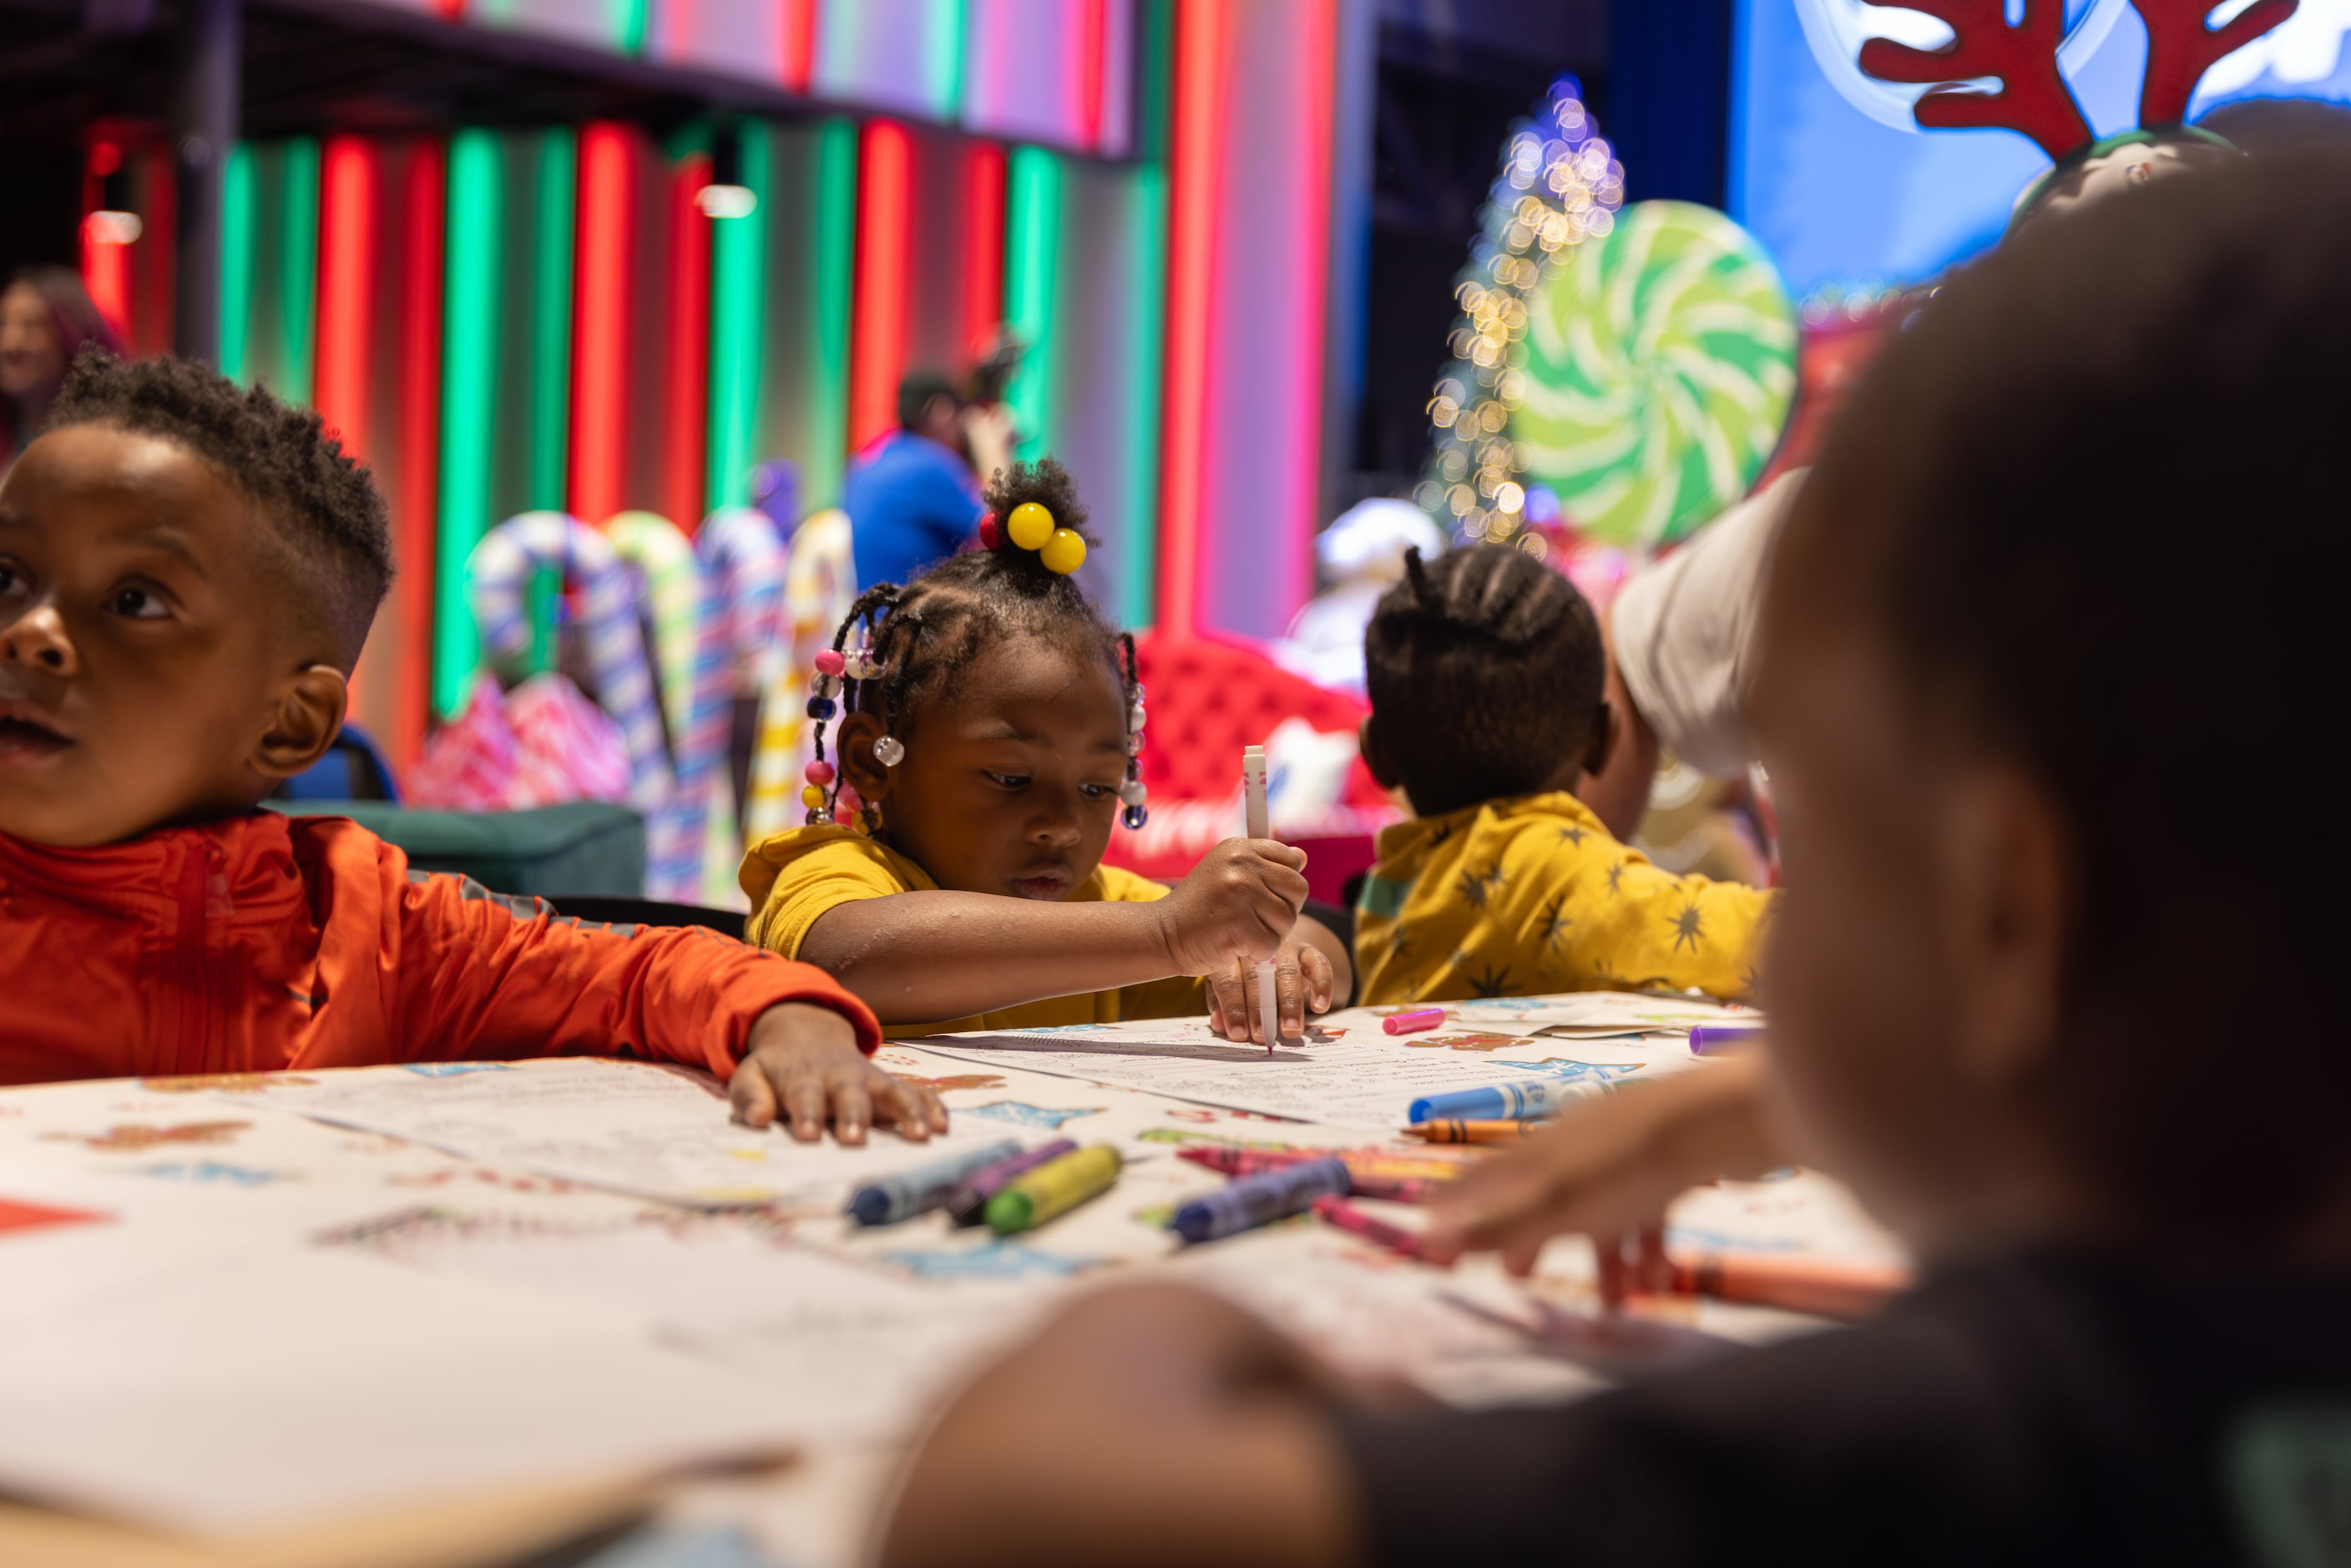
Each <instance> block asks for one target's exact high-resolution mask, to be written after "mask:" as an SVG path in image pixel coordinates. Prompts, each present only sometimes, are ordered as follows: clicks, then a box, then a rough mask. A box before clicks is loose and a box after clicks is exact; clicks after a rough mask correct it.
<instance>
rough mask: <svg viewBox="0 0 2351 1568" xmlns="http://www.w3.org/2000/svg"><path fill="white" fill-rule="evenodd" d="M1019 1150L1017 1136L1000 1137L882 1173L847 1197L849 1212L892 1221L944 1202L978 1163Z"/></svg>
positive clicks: (874, 1221) (863, 1221)
mask: <svg viewBox="0 0 2351 1568" xmlns="http://www.w3.org/2000/svg"><path fill="white" fill-rule="evenodd" d="M1019 1152H1020V1145H1019V1142H1018V1141H1017V1140H1015V1139H1012V1138H1004V1139H1000V1140H999V1141H998V1142H996V1143H993V1144H990V1145H987V1147H986V1148H980V1149H974V1150H972V1151H971V1152H970V1153H969V1154H962V1155H949V1156H947V1157H946V1159H943V1160H933V1161H932V1162H931V1163H930V1164H929V1165H926V1166H915V1167H914V1169H913V1170H910V1171H900V1172H898V1173H897V1174H896V1175H894V1176H883V1178H882V1179H881V1180H879V1181H875V1182H871V1183H869V1184H867V1185H866V1186H862V1187H859V1188H858V1189H857V1193H856V1196H855V1197H852V1198H851V1199H850V1200H849V1212H850V1213H851V1214H852V1215H854V1216H856V1218H857V1222H858V1223H859V1224H860V1225H895V1224H897V1223H898V1222H899V1221H900V1220H902V1219H911V1218H914V1216H915V1215H917V1214H920V1213H922V1212H923V1211H924V1210H925V1209H929V1208H936V1207H938V1206H939V1205H941V1204H943V1203H945V1202H946V1200H947V1198H948V1197H950V1196H951V1195H952V1194H953V1193H954V1192H955V1189H956V1188H957V1187H959V1186H962V1185H963V1183H964V1179H965V1178H966V1177H967V1176H970V1175H971V1173H972V1172H974V1171H976V1170H977V1169H979V1168H980V1167H981V1166H985V1165H988V1164H990V1163H991V1162H993V1161H996V1160H1000V1159H1003V1158H1004V1157H1005V1156H1006V1155H1017V1154H1019Z"/></svg>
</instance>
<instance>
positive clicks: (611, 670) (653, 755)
mask: <svg viewBox="0 0 2351 1568" xmlns="http://www.w3.org/2000/svg"><path fill="white" fill-rule="evenodd" d="M538 570H547V571H556V572H560V573H562V574H563V576H564V577H565V578H566V579H567V580H570V581H573V582H576V583H578V584H579V585H580V593H581V598H582V600H583V601H584V608H583V610H582V611H581V614H580V622H581V626H582V629H583V630H584V631H585V632H586V634H587V641H588V667H589V668H590V670H591V671H593V672H594V674H595V677H596V686H597V695H599V696H600V697H601V699H602V705H603V707H604V711H605V712H607V713H609V714H611V716H612V717H613V719H614V720H615V721H617V722H618V723H619V725H620V727H621V739H622V745H623V746H624V747H625V748H626V749H627V752H628V756H629V803H630V804H631V805H632V806H635V807H637V808H638V809H640V810H645V811H647V812H648V813H650V812H651V810H653V808H654V807H656V806H658V805H660V804H661V803H662V802H663V801H664V800H668V799H669V796H670V791H671V789H672V788H673V783H672V779H671V775H670V768H669V757H668V754H667V752H666V750H665V749H664V747H663V745H662V727H661V716H660V715H659V714H658V713H657V712H656V711H655V710H654V707H653V700H654V699H653V672H652V670H651V668H650V667H649V666H648V665H647V664H646V663H645V645H644V639H643V636H642V635H641V634H640V633H639V632H638V631H637V588H636V584H635V583H634V582H633V581H632V580H631V579H630V575H629V573H628V572H627V571H626V570H624V569H623V568H622V565H621V562H620V559H619V558H618V557H616V556H615V555H614V554H613V553H612V547H611V545H610V544H608V543H606V542H605V540H604V537H603V536H602V535H601V534H599V533H598V532H596V530H595V529H593V528H590V527H589V526H588V525H587V524H585V523H583V522H581V521H580V519H579V518H577V517H569V516H567V515H565V514H564V513H561V512H525V513H523V514H522V515H521V516H520V517H509V518H507V520H506V521H505V522H503V523H500V524H499V525H498V526H497V527H496V528H492V529H491V530H490V531H489V532H488V533H486V534H485V535H483V536H482V542H481V543H479V544H477V545H475V547H474V553H473V554H472V555H471V556H470V557H468V558H467V559H466V561H465V580H466V592H467V597H468V598H469V600H470V601H471V602H472V604H473V607H474V620H475V624H476V625H477V626H479V628H480V630H481V639H482V648H483V652H484V653H485V655H486V657H488V658H491V659H498V660H510V659H514V658H516V657H517V656H518V655H520V654H521V653H524V652H525V651H526V650H528V648H529V646H530V615H529V612H528V607H527V606H528V589H529V584H530V577H531V573H532V572H534V571H538Z"/></svg>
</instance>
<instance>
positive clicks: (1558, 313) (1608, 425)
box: [1510, 202, 1796, 547]
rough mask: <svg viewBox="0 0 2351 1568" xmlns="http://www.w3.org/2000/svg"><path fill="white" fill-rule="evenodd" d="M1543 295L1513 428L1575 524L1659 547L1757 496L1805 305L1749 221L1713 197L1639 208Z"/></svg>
mask: <svg viewBox="0 0 2351 1568" xmlns="http://www.w3.org/2000/svg"><path fill="white" fill-rule="evenodd" d="M1528 305H1529V310H1528V317H1529V319H1528V323H1527V334H1526V339H1525V343H1526V365H1525V374H1526V382H1525V384H1524V388H1523V391H1522V393H1521V396H1520V402H1519V406H1518V408H1517V410H1516V412H1515V413H1513V414H1512V415H1511V419H1510V434H1511V436H1512V438H1513V439H1514V440H1515V441H1516V442H1517V443H1518V444H1519V459H1520V465H1521V467H1522V468H1523V470H1524V472H1525V476H1526V480H1527V482H1528V483H1530V484H1544V485H1548V486H1551V487H1552V490H1553V491H1555V492H1556V493H1557V494H1558V496H1559V500H1560V508H1561V511H1562V514H1563V516H1564V517H1565V518H1566V520H1568V521H1570V522H1572V523H1573V524H1574V525H1575V526H1576V527H1577V528H1581V529H1582V530H1583V531H1584V532H1585V533H1587V534H1589V535H1591V536H1593V538H1599V539H1603V540H1605V541H1607V542H1608V543H1611V544H1616V545H1624V546H1634V547H1654V546H1656V545H1661V544H1668V543H1671V542H1672V541H1673V540H1675V539H1677V538H1682V537H1683V536H1684V535H1686V534H1687V533H1689V532H1690V531H1692V530H1693V529H1695V528H1698V527H1699V526H1700V525H1702V524H1704V523H1706V522H1708V520H1710V519H1711V518H1712V517H1714V516H1715V515H1716V514H1717V513H1719V512H1720V511H1721V510H1722V509H1723V508H1724V507H1728V506H1729V505H1730V503H1732V502H1733V501H1735V500H1737V499H1738V498H1739V497H1740V496H1742V495H1744V494H1745V493H1746V491H1747V487H1748V486H1749V485H1750V484H1751V483H1753V481H1754V478H1755V476H1756V474H1757V472H1758V471H1759V470H1761V467H1762V466H1763V464H1764V462H1765V460H1766V459H1768V458H1769V457H1770V456H1771V451H1772V448H1773V447H1775V446H1776V445H1778V444H1779V441H1780V433H1781V429H1782V426H1783V425H1784V424H1785V423H1786V422H1787V417H1788V405H1789V402H1791V400H1792V398H1793V396H1794V394H1795V385H1796V312H1795V308H1794V307H1793V306H1792V305H1791V304H1790V303H1789V300H1788V295H1787V290H1786V289H1785V288H1784V287H1782V285H1781V282H1780V275H1779V273H1778V272H1777V271H1776V270H1775V269H1774V268H1773V267H1772V266H1771V258H1770V257H1769V256H1765V255H1764V254H1763V249H1762V247H1761V246H1759V245H1757V244H1756V243H1755V241H1754V239H1753V238H1752V237H1750V235H1748V233H1747V231H1746V230H1744V229H1742V228H1740V226H1739V225H1737V224H1734V223H1732V222H1731V221H1730V220H1729V218H1727V217H1725V216H1723V215H1722V214H1720V213H1718V212H1716V211H1714V210H1713V209H1712V208H1710V207H1701V206H1698V205H1696V204H1692V203H1688V202H1642V203H1639V204H1636V205H1634V206H1631V207H1628V208H1626V209H1625V211H1624V212H1623V213H1621V214H1618V215H1617V218H1616V224H1615V226H1614V229H1613V230H1612V231H1611V232H1609V233H1608V234H1606V235H1600V236H1596V237H1594V238H1592V239H1588V240H1586V241H1584V242H1583V244H1582V245H1580V246H1576V247H1575V248H1574V249H1573V251H1572V252H1570V253H1569V255H1568V256H1567V257H1566V259H1565V260H1564V262H1563V263H1562V265H1561V266H1560V267H1558V268H1557V269H1556V270H1555V271H1554V272H1553V273H1552V276H1551V277H1547V278H1545V279H1544V280H1543V282H1542V283H1541V285H1540V286H1539V287H1537V288H1536V290H1535V293H1534V296H1533V298H1531V299H1530V300H1529V302H1528Z"/></svg>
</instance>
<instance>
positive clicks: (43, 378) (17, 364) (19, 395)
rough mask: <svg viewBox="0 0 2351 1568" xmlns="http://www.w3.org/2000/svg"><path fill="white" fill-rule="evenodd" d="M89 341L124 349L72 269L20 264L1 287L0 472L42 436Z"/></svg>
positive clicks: (110, 349) (116, 351)
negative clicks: (68, 372)
mask: <svg viewBox="0 0 2351 1568" xmlns="http://www.w3.org/2000/svg"><path fill="white" fill-rule="evenodd" d="M87 343H96V344H98V345H99V347H101V348H103V349H105V350H107V351H108V352H110V353H113V354H117V355H120V353H121V352H122V343H121V340H120V339H118V338H116V337H115V335H114V329H113V328H111V327H110V326H108V325H107V324H106V318H105V317H103V316H101V315H99V311H98V307H97V306H96V305H94V304H92V303H91V302H90V298H89V291H88V290H87V289H85V288H83V287H82V286H81V278H80V277H78V276H77V275H76V274H75V273H74V272H73V271H72V270H71V269H70V268H68V267H21V268H19V269H18V270H17V272H16V276H15V277H11V278H10V279H9V280H8V287H7V288H6V289H5V291H0V474H5V473H6V472H7V470H8V466H9V465H11V464H13V463H14V462H16V454H18V453H19V452H22V451H24V450H25V448H26V446H27V445H28V444H31V442H32V439H33V437H35V436H37V435H38V434H40V433H41V426H42V424H43V423H46V422H47V419H48V417H49V404H50V402H52V401H54V400H55V399H56V397H57V389H58V388H59V387H61V386H63V385H65V381H66V369H67V367H68V366H69V365H71V364H72V363H73V361H74V356H75V355H76V354H78V353H80V352H81V350H82V347H83V345H84V344H87Z"/></svg>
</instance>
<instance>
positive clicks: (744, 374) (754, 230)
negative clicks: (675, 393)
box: [703, 121, 775, 512]
mask: <svg viewBox="0 0 2351 1568" xmlns="http://www.w3.org/2000/svg"><path fill="white" fill-rule="evenodd" d="M768 134H769V133H768V129H767V127H766V126H764V125H760V124H758V123H757V122H756V121H745V122H743V123H742V124H740V125H738V126H737V128H736V130H735V137H736V146H737V152H736V159H735V162H736V165H737V167H736V176H735V177H736V178H737V180H739V181H741V182H742V183H743V184H744V186H745V187H746V188H747V189H748V190H749V191H750V193H751V194H752V197H753V199H754V201H755V203H756V205H755V206H754V208H753V210H752V211H751V212H750V213H748V214H745V215H744V216H742V217H739V218H718V219H715V220H713V222H712V225H711V226H712V227H713V228H714V229H716V231H717V232H716V234H715V235H712V239H711V285H710V468H709V473H708V474H707V475H706V476H705V478H704V481H703V488H704V491H705V494H706V495H707V496H708V497H709V498H710V505H709V508H708V509H709V510H711V511H714V512H715V511H716V510H717V509H718V508H719V507H743V506H748V505H749V504H750V501H751V465H753V464H754V463H756V462H758V455H757V454H756V453H755V452H754V451H753V450H752V444H753V442H754V441H755V439H756V438H757V435H758V428H759V370H760V366H759V344H760V342H761V340H762V339H761V326H760V322H761V319H762V317H763V315H764V313H765V298H766V283H767V271H768V221H769V218H768V212H767V210H766V209H767V205H768V202H769V201H771V200H772V199H773V198H774V191H773V186H774V183H775V179H774V169H773V164H774V150H773V148H772V147H771V145H770V144H769V142H768Z"/></svg>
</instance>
